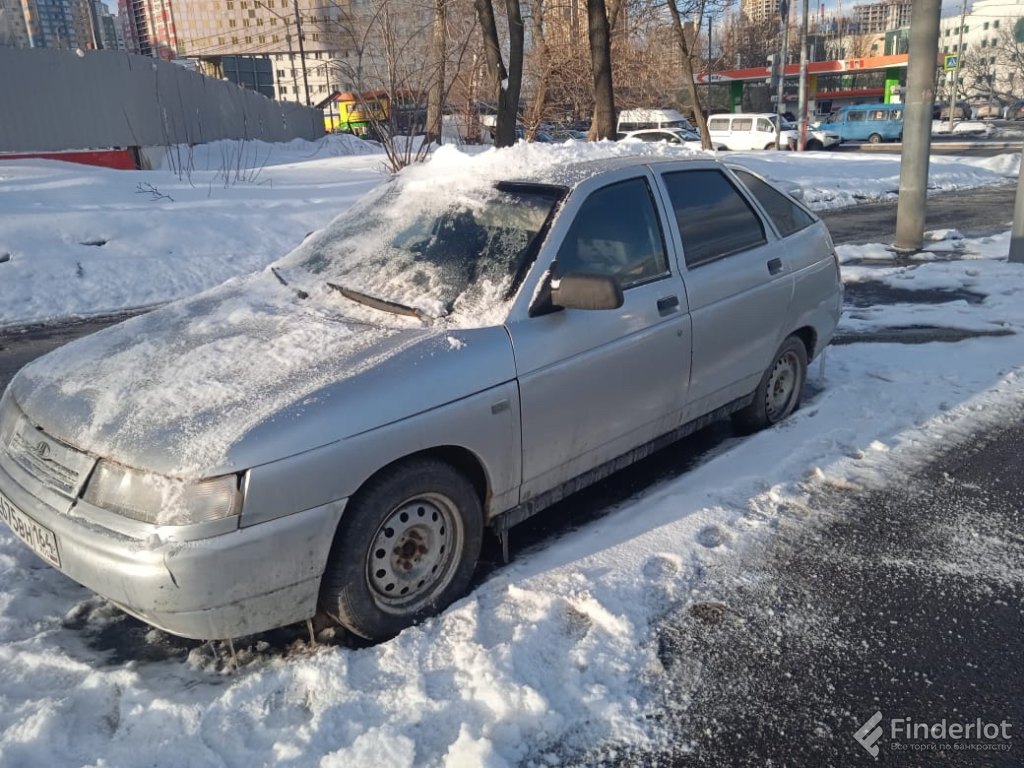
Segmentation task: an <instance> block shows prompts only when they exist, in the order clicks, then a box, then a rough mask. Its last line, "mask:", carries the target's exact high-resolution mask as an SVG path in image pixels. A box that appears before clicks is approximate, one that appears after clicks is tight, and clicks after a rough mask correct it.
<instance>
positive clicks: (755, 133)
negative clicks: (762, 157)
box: [708, 112, 797, 150]
mask: <svg viewBox="0 0 1024 768" xmlns="http://www.w3.org/2000/svg"><path fill="white" fill-rule="evenodd" d="M778 119H779V118H778V116H777V115H773V114H772V113H770V112H758V113H749V112H748V113H743V112H737V113H736V114H731V115H712V116H711V117H710V118H708V131H709V132H710V133H711V140H712V141H713V142H714V143H715V144H723V145H725V146H726V147H728V148H729V149H734V150H735V149H775V125H776V122H777V121H778ZM791 143H792V146H796V143H797V132H796V131H787V130H783V131H782V137H781V141H780V142H779V146H780V147H781V148H782V149H788V148H789V147H790V145H791Z"/></svg>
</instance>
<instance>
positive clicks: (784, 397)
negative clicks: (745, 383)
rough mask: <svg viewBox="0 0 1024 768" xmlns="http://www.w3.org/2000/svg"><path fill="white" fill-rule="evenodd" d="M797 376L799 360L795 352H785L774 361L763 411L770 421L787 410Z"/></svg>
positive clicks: (792, 396)
mask: <svg viewBox="0 0 1024 768" xmlns="http://www.w3.org/2000/svg"><path fill="white" fill-rule="evenodd" d="M799 377H800V362H799V360H797V357H796V353H795V352H786V353H785V354H784V355H782V356H781V357H779V359H778V360H777V361H776V362H775V367H774V368H772V372H771V375H770V376H769V377H768V390H767V392H766V393H765V413H766V414H767V416H768V419H769V420H770V421H776V420H778V419H781V418H782V417H783V416H785V415H786V413H787V412H788V411H789V408H790V405H791V404H792V402H793V399H794V398H795V396H796V388H797V383H798V379H799Z"/></svg>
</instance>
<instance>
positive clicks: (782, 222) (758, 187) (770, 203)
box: [733, 169, 814, 237]
mask: <svg viewBox="0 0 1024 768" xmlns="http://www.w3.org/2000/svg"><path fill="white" fill-rule="evenodd" d="M733 172H734V173H735V174H736V177H737V178H738V179H739V180H740V181H741V182H743V186H745V187H746V188H747V189H748V190H750V193H751V194H752V195H753V196H754V197H755V198H756V199H757V202H759V203H760V204H761V207H762V208H764V209H765V211H767V212H768V216H769V217H770V218H771V220H772V223H773V224H774V225H775V228H776V229H778V230H779V233H780V234H781V235H782V236H783V237H787V236H789V235H792V234H793V233H795V232H799V231H800V230H801V229H806V228H807V227H809V226H811V224H813V223H814V218H813V217H812V216H811V215H810V214H809V213H807V211H805V210H804V209H803V208H801V207H800V206H799V205H798V204H797V203H796V201H794V200H793V199H792V198H790V197H789V195H784V194H783V193H782V192H779V191H778V190H777V189H775V188H774V187H772V186H770V185H768V184H766V183H765V182H764V181H763V180H761V179H759V178H758V177H757V176H755V175H754V174H752V173H749V172H747V171H743V170H739V169H734V170H733Z"/></svg>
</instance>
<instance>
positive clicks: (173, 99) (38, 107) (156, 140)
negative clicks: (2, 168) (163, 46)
mask: <svg viewBox="0 0 1024 768" xmlns="http://www.w3.org/2000/svg"><path fill="white" fill-rule="evenodd" d="M323 135H324V120H323V113H321V112H320V111H319V110H316V109H310V108H308V107H304V106H301V105H299V104H294V103H290V102H279V101H273V100H272V99H268V98H266V97H265V96H262V95H260V94H258V93H256V92H254V91H249V90H245V89H243V88H240V87H238V86H237V85H235V84H234V83H229V82H224V81H221V80H216V79H214V78H210V77H205V76H203V75H200V74H198V73H196V72H192V71H190V70H187V69H184V68H183V67H180V66H178V65H176V64H171V63H169V62H166V61H161V60H158V59H151V58H147V57H144V56H135V55H133V54H128V53H123V52H118V51H102V50H101V51H83V52H81V53H80V54H79V53H77V52H75V51H63V50H52V49H40V48H36V49H18V48H0V152H56V151H61V150H77V149H97V148H107V147H153V146H167V145H170V144H202V143H204V142H208V141H216V140H217V139H261V140H263V141H288V140H290V139H295V138H302V139H316V138H319V137H321V136H323Z"/></svg>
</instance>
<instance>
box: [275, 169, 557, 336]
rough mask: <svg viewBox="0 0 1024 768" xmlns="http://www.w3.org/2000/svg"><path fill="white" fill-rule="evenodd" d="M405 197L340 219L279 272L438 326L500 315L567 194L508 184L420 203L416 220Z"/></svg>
mask: <svg viewBox="0 0 1024 768" xmlns="http://www.w3.org/2000/svg"><path fill="white" fill-rule="evenodd" d="M401 192H402V189H401V187H400V186H398V185H394V187H392V188H391V189H390V190H388V191H387V192H385V193H384V194H383V195H381V196H380V197H378V198H376V199H375V200H373V201H372V202H371V203H370V204H364V205H361V206H359V207H358V209H357V210H354V211H352V212H351V214H350V215H347V216H342V217H340V218H339V219H337V220H335V221H334V222H333V223H332V224H331V225H330V226H328V227H327V229H325V230H323V231H322V232H320V233H319V234H318V235H317V236H316V237H315V238H311V239H310V240H309V241H308V242H307V243H305V244H304V245H303V246H302V247H301V248H300V249H299V250H298V251H297V252H296V253H294V254H293V255H292V257H290V258H289V259H287V260H286V261H285V262H282V263H281V266H282V267H284V268H286V269H288V270H289V271H291V270H299V271H301V272H305V273H306V274H307V275H309V276H311V277H314V278H316V279H317V280H319V281H320V282H321V283H326V284H327V285H329V286H330V287H331V288H333V289H335V291H336V292H338V293H339V294H340V295H342V296H344V297H346V298H348V299H350V300H352V301H357V302H359V303H361V304H365V305H368V306H371V307H374V308H375V309H379V310H382V311H387V312H393V313H395V314H407V315H415V316H417V317H422V318H440V317H444V316H447V315H450V314H452V313H456V312H458V313H462V314H466V313H480V312H483V311H485V310H493V309H494V305H495V304H500V303H502V302H507V301H508V300H509V299H510V298H511V297H512V295H513V293H514V292H515V290H516V289H517V288H518V286H519V282H520V281H521V280H522V277H523V276H524V274H525V272H526V270H527V269H528V267H529V265H530V263H531V262H532V259H533V256H534V254H535V250H536V249H535V248H533V247H532V246H533V245H534V243H535V242H536V241H537V237H538V235H539V234H540V232H541V230H542V229H543V228H544V225H545V223H546V222H547V220H548V218H549V216H550V215H551V212H552V210H553V209H554V207H555V205H556V203H557V202H558V201H559V200H560V199H561V198H562V196H563V195H564V193H565V190H564V189H563V188H561V187H553V186H546V185H540V184H507V183H501V184H498V185H496V186H493V187H483V188H477V189H474V190H472V192H469V191H467V192H466V193H464V194H452V195H446V196H444V199H443V200H434V201H428V200H417V201H416V202H417V203H418V204H417V205H415V206H414V207H413V208H412V211H410V210H409V208H410V205H409V203H410V202H411V201H409V200H405V199H403V198H402V194H401ZM293 274H294V273H293ZM297 282H300V283H309V282H310V281H309V279H308V278H304V279H301V280H297Z"/></svg>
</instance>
